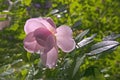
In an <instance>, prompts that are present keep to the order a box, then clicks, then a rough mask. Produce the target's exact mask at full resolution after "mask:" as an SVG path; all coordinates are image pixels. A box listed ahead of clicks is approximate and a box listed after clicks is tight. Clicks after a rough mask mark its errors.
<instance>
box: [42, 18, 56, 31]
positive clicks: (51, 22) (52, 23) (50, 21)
mask: <svg viewBox="0 0 120 80" xmlns="http://www.w3.org/2000/svg"><path fill="white" fill-rule="evenodd" d="M44 19H45V20H47V21H48V22H49V23H50V24H51V25H52V27H54V28H55V29H56V25H55V23H54V21H53V20H52V19H51V18H50V17H48V18H44Z"/></svg>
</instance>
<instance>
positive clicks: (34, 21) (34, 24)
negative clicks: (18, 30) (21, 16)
mask: <svg viewBox="0 0 120 80" xmlns="http://www.w3.org/2000/svg"><path fill="white" fill-rule="evenodd" d="M40 27H44V28H45V26H44V25H43V24H42V23H41V22H40V19H39V18H31V19H28V20H27V21H26V23H25V26H24V31H25V33H26V34H28V33H30V32H33V31H34V30H36V29H38V28H40Z"/></svg>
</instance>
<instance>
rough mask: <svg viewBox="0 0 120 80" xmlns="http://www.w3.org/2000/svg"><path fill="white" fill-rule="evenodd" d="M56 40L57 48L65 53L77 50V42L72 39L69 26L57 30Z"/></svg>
mask: <svg viewBox="0 0 120 80" xmlns="http://www.w3.org/2000/svg"><path fill="white" fill-rule="evenodd" d="M55 35H56V39H57V46H58V47H59V48H61V49H62V51H64V52H71V51H72V50H73V49H75V41H74V39H72V30H71V28H69V27H67V26H60V27H59V28H57V33H56V34H55Z"/></svg>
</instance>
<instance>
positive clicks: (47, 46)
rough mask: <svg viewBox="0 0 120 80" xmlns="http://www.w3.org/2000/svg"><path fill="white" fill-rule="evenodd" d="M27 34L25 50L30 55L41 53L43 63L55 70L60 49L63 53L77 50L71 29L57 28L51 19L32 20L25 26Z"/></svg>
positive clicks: (65, 27)
mask: <svg viewBox="0 0 120 80" xmlns="http://www.w3.org/2000/svg"><path fill="white" fill-rule="evenodd" d="M24 30H25V33H26V34H27V36H26V38H25V39H24V48H25V50H27V51H28V52H30V53H40V55H41V60H42V63H43V64H44V65H45V66H46V67H48V68H53V67H55V65H56V62H57V58H58V47H59V48H60V49H61V50H62V51H63V52H67V53H68V52H71V51H72V50H73V49H74V48H75V41H74V39H73V38H72V30H71V28H70V27H68V26H65V25H62V26H60V27H58V28H56V25H55V24H54V22H53V20H52V19H51V18H49V17H48V18H31V19H29V20H27V21H26V24H25V26H24Z"/></svg>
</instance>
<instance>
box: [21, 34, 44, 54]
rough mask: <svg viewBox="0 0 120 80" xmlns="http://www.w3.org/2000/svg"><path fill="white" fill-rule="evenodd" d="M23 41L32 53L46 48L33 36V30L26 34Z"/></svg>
mask: <svg viewBox="0 0 120 80" xmlns="http://www.w3.org/2000/svg"><path fill="white" fill-rule="evenodd" d="M23 43H24V48H25V50H27V51H28V52H30V53H40V52H41V51H43V50H44V48H43V47H42V46H40V45H39V44H38V43H37V42H36V40H35V38H34V36H33V32H31V33H29V34H28V35H27V36H26V38H25V39H24V41H23Z"/></svg>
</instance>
